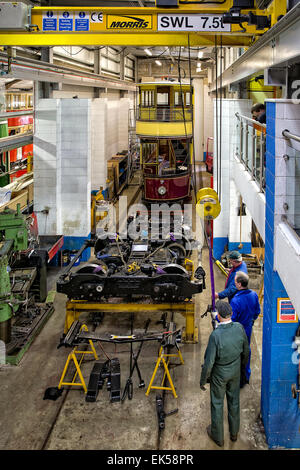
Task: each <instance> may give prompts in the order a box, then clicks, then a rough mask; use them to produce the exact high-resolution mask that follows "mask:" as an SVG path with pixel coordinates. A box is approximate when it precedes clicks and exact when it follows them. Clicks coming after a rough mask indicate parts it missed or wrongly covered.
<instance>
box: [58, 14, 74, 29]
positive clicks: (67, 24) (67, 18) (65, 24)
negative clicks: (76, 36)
mask: <svg viewBox="0 0 300 470" xmlns="http://www.w3.org/2000/svg"><path fill="white" fill-rule="evenodd" d="M58 29H59V31H73V13H70V12H69V11H64V12H63V13H59V17H58Z"/></svg>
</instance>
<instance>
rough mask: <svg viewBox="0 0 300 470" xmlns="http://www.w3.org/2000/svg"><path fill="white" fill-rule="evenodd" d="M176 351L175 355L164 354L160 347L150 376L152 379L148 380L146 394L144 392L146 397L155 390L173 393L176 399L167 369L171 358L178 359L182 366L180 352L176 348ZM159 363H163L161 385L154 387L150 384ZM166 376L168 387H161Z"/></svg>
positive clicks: (182, 361)
mask: <svg viewBox="0 0 300 470" xmlns="http://www.w3.org/2000/svg"><path fill="white" fill-rule="evenodd" d="M177 349H178V352H177V354H166V353H165V352H164V348H163V347H162V346H161V348H160V351H159V355H158V359H157V361H156V365H155V369H154V372H153V374H152V377H151V380H150V383H149V386H148V389H147V392H146V395H147V396H148V395H149V393H150V391H151V390H152V389H155V390H169V391H171V392H172V393H173V396H174V398H177V394H176V391H175V387H174V384H173V381H172V379H171V375H170V372H169V369H168V365H169V362H170V358H171V357H179V359H180V362H181V364H184V360H183V357H182V354H181V351H180V349H179V348H177ZM165 358H167V361H166V360H165ZM161 362H162V363H163V366H164V369H165V371H164V376H163V379H162V381H161V385H160V386H155V385H152V384H153V382H154V379H155V376H156V373H157V371H158V368H159V365H160V363H161ZM166 376H167V378H168V381H169V384H170V387H165V386H164V385H163V384H164V382H165V379H166Z"/></svg>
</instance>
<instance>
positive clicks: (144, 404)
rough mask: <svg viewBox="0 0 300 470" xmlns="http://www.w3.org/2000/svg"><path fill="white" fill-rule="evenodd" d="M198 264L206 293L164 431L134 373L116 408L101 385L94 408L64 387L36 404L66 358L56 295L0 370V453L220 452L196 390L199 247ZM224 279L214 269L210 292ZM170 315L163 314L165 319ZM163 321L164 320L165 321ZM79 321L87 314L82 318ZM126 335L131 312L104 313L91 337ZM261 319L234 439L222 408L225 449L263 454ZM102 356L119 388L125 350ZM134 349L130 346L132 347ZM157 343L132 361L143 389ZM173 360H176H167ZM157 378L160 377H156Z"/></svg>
mask: <svg viewBox="0 0 300 470" xmlns="http://www.w3.org/2000/svg"><path fill="white" fill-rule="evenodd" d="M202 265H203V267H204V269H205V271H206V273H207V288H206V289H205V290H204V291H203V293H202V294H198V295H197V296H195V302H196V324H197V326H198V329H199V341H198V343H197V344H182V345H181V351H182V355H183V358H184V362H185V363H184V365H179V366H176V367H172V368H171V369H170V370H171V376H172V380H173V382H174V385H175V388H176V391H177V394H178V398H177V399H175V398H174V397H173V395H172V394H171V392H167V394H166V404H165V411H170V410H172V409H174V408H178V412H177V413H176V414H174V415H172V416H169V417H167V418H166V427H165V429H164V430H163V431H162V432H161V433H160V437H159V436H158V434H159V433H158V426H157V416H156V407H155V395H156V392H155V391H154V390H152V391H151V392H150V395H149V396H148V397H147V396H146V395H145V391H146V390H145V389H139V388H138V383H139V382H138V376H137V374H136V371H135V372H134V376H133V384H134V390H133V399H132V400H131V401H129V400H128V399H126V400H125V401H124V402H123V403H120V402H119V403H113V404H111V403H110V401H109V392H107V390H106V389H105V388H104V389H103V390H102V391H100V392H99V395H98V398H97V401H96V402H95V403H87V402H86V401H85V395H84V392H83V391H80V390H76V389H74V388H72V389H71V390H65V391H64V392H63V395H62V396H61V397H60V398H58V399H57V400H56V401H51V400H43V396H44V392H45V390H46V388H48V387H56V386H57V385H58V383H59V379H60V376H61V373H62V371H63V368H64V364H65V361H66V359H67V356H68V353H69V352H70V350H69V349H65V348H60V349H57V345H58V343H59V339H60V336H61V334H62V332H63V327H64V320H65V302H66V297H65V296H64V295H63V294H58V293H57V294H56V296H55V300H54V305H55V312H54V314H53V315H52V316H51V318H50V319H49V320H48V322H47V324H46V325H45V326H44V328H43V330H42V331H41V333H40V334H39V336H38V337H37V338H36V340H35V341H34V343H33V344H32V345H31V347H30V349H29V350H28V351H27V353H26V354H25V356H24V357H23V359H22V361H21V362H20V364H19V365H18V366H9V365H5V366H0V416H1V426H0V449H1V450H40V449H44V450H104V449H105V450H121V449H122V450H134V449H136V450H158V449H159V450H169V449H174V450H221V449H220V448H219V447H217V446H216V445H215V444H214V443H213V442H212V441H211V440H210V439H209V438H208V436H207V434H206V427H207V426H208V425H209V423H210V396H209V386H207V390H206V392H204V391H201V390H200V388H199V378H200V370H201V364H202V363H203V356H204V352H205V348H206V345H207V341H208V337H209V335H210V333H211V331H212V329H211V322H210V317H209V316H208V317H204V318H203V319H201V318H200V315H201V314H202V313H204V312H205V310H206V307H207V305H208V304H209V303H210V285H209V267H208V250H207V248H204V249H203V253H202ZM56 276H57V269H55V268H53V269H52V271H51V272H49V286H50V288H51V289H54V290H55V278H56ZM224 279H225V278H224V276H223V275H222V274H221V272H220V271H219V270H218V269H217V268H215V283H216V289H217V290H221V289H223V286H224ZM169 315H170V314H169ZM160 317H161V314H160V313H155V314H152V315H151V324H150V328H149V330H151V331H154V330H157V329H160V328H161V326H160V325H156V321H158V320H159V319H160ZM147 318H148V314H147V313H145V312H142V311H141V312H140V313H138V314H135V321H134V330H135V331H142V330H143V327H144V323H145V321H146V319H147ZM169 318H170V317H169ZM80 320H86V321H87V324H88V326H89V328H90V329H92V325H91V324H89V323H88V317H87V316H86V315H82V316H81V317H80ZM174 320H175V322H176V324H177V325H178V326H184V325H185V320H184V318H183V317H182V316H181V314H180V313H175V318H174ZM104 331H106V332H110V333H116V334H117V333H119V334H128V333H129V332H130V314H127V313H123V314H120V315H118V314H105V317H104V320H103V323H102V324H101V325H100V326H98V327H97V329H96V332H99V333H102V332H104ZM261 342H262V318H261V317H260V318H259V319H258V320H257V321H256V323H255V326H254V331H253V335H252V344H251V349H252V360H251V367H252V376H251V382H250V385H246V386H245V387H244V388H243V389H242V390H241V429H240V434H239V437H238V440H237V442H236V443H233V442H231V441H230V439H229V433H228V425H227V410H226V404H225V407H224V410H225V412H224V430H225V444H224V447H223V449H224V450H265V449H268V446H267V444H266V441H265V435H264V430H263V426H262V424H261V421H260V383H261V378H260V374H261ZM103 348H104V350H105V352H106V354H107V355H108V356H109V357H118V358H119V360H120V364H121V386H122V391H123V388H124V386H125V383H126V380H127V377H128V375H129V350H130V347H129V345H125V344H124V345H117V346H116V347H115V346H114V345H112V344H109V343H103ZM135 348H137V346H135ZM96 349H97V352H98V354H99V358H100V360H103V361H104V360H105V359H106V357H105V356H104V354H103V353H102V351H101V348H100V346H99V344H97V346H96ZM157 352H158V344H157V343H152V342H148V343H145V344H144V346H143V349H142V352H141V355H140V358H139V367H140V370H141V374H142V377H143V379H144V380H145V382H146V387H147V385H148V384H149V380H150V378H151V376H152V373H153V370H154V366H155V362H156V358H157ZM174 362H179V361H177V360H176V361H174ZM92 367H93V362H91V360H87V361H85V362H84V363H83V364H82V367H81V370H82V372H83V376H84V378H85V380H86V383H88V379H89V374H90V372H91V369H92ZM158 377H159V376H158Z"/></svg>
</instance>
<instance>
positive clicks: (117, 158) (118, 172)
mask: <svg viewBox="0 0 300 470" xmlns="http://www.w3.org/2000/svg"><path fill="white" fill-rule="evenodd" d="M107 168H113V170H114V183H115V194H116V195H117V196H118V195H119V194H120V193H121V191H122V190H123V189H124V188H125V186H126V185H127V172H128V155H114V156H113V157H112V158H111V159H110V160H108V162H107Z"/></svg>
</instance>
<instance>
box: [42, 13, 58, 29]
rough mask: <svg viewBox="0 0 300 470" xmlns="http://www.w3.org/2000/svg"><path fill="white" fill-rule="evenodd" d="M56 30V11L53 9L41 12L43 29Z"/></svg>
mask: <svg viewBox="0 0 300 470" xmlns="http://www.w3.org/2000/svg"><path fill="white" fill-rule="evenodd" d="M56 30H57V13H56V12H55V11H53V10H49V11H46V13H43V31H56Z"/></svg>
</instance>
